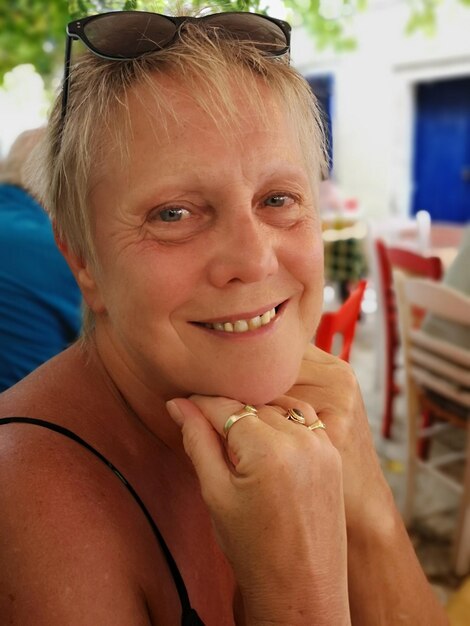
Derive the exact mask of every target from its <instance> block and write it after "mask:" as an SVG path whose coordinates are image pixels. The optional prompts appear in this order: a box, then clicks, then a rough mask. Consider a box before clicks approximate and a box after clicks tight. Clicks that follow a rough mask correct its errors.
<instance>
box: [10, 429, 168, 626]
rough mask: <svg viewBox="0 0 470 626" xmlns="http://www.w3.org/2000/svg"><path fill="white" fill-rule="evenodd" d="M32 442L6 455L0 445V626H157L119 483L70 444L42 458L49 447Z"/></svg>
mask: <svg viewBox="0 0 470 626" xmlns="http://www.w3.org/2000/svg"><path fill="white" fill-rule="evenodd" d="M47 434H49V433H46V435H47ZM33 439H34V442H32V443H31V445H29V444H27V445H22V446H19V447H17V448H16V449H15V450H14V454H12V450H11V448H10V447H9V446H8V444H7V445H6V446H5V445H3V446H1V445H0V511H1V514H0V615H2V619H3V620H5V621H4V622H3V623H5V624H10V625H15V626H16V625H18V626H23V625H24V624H31V625H34V626H56V625H57V626H59V625H60V626H63V625H64V624H67V626H75V625H76V626H83V625H84V624H112V625H113V626H120V625H122V626H144V625H145V626H148V625H150V624H151V623H155V624H156V623H164V622H160V620H158V621H154V622H153V621H152V620H151V618H150V616H149V611H148V608H147V607H148V602H147V599H146V594H145V592H144V590H143V584H142V582H143V580H144V579H142V578H140V576H139V570H140V569H142V570H143V571H145V569H146V563H145V561H144V560H140V559H141V557H140V556H139V549H137V550H134V543H133V541H132V540H131V541H129V539H130V538H131V537H133V535H134V534H135V533H137V535H143V536H145V533H146V532H147V529H146V528H145V524H146V522H145V520H141V519H140V518H141V517H143V516H141V515H140V511H139V510H137V509H134V507H133V502H132V501H130V502H129V501H128V500H127V498H126V493H125V491H124V493H123V492H122V486H121V485H120V484H119V481H117V480H116V479H115V477H114V476H113V475H112V474H111V473H110V472H109V470H108V469H107V468H106V467H105V466H104V465H103V467H102V468H101V467H99V466H98V465H97V464H98V463H100V462H99V461H98V460H95V459H93V458H90V457H91V455H89V454H88V453H86V451H81V450H78V451H77V450H76V448H77V446H76V444H74V443H73V442H67V441H66V442H65V443H64V444H63V445H60V446H58V448H57V447H56V448H54V449H53V450H48V449H47V444H48V442H49V441H50V438H49V439H48V438H47V437H44V435H43V434H41V435H39V436H34V437H33ZM61 443H62V442H61ZM74 446H75V447H74ZM108 473H109V476H108ZM141 521H142V524H143V526H142V528H141V527H140V523H141ZM135 543H136V544H138V543H139V542H138V541H136V542H135ZM141 552H142V551H141ZM140 565H142V568H140ZM155 566H156V569H157V573H158V558H157V559H156V563H155Z"/></svg>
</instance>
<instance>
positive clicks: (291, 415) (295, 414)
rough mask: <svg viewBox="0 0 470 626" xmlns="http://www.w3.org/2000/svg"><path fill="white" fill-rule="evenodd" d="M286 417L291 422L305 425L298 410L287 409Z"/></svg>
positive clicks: (302, 415) (303, 418)
mask: <svg viewBox="0 0 470 626" xmlns="http://www.w3.org/2000/svg"><path fill="white" fill-rule="evenodd" d="M286 417H287V419H288V420H291V421H292V422H296V423H297V424H302V425H305V417H304V414H303V413H302V411H301V410H300V409H289V410H288V411H287V413H286Z"/></svg>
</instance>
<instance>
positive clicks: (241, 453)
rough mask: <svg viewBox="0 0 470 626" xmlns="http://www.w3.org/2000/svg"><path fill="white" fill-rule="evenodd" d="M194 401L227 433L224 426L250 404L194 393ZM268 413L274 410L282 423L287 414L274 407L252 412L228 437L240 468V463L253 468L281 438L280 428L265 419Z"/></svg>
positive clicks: (221, 431) (228, 442)
mask: <svg viewBox="0 0 470 626" xmlns="http://www.w3.org/2000/svg"><path fill="white" fill-rule="evenodd" d="M191 401H192V402H194V403H195V404H196V405H197V406H198V407H199V408H200V410H201V411H202V412H203V413H204V415H205V416H206V418H207V419H208V420H209V421H210V422H211V424H212V425H213V426H214V428H215V430H216V431H217V432H218V433H219V434H220V435H221V437H223V438H225V437H224V434H223V430H224V425H225V424H226V422H227V420H228V419H229V418H230V417H231V416H233V415H234V414H235V413H237V412H239V411H242V410H243V408H244V407H245V406H246V405H243V404H242V403H241V402H238V401H236V400H232V399H230V398H220V397H218V398H214V397H209V396H191ZM267 413H273V414H274V415H275V416H277V419H278V420H279V422H280V423H281V422H282V421H283V419H284V418H283V417H282V416H281V415H280V414H279V412H275V411H274V409H273V408H272V407H261V408H260V409H259V411H258V416H255V415H248V416H247V417H243V418H242V419H240V420H238V421H237V422H235V423H234V424H233V426H232V427H231V428H230V430H229V432H228V433H227V437H226V438H225V444H226V449H227V454H228V456H229V458H230V460H232V462H233V464H234V466H235V469H236V470H237V472H239V471H240V467H244V468H252V467H253V464H256V463H258V462H260V461H262V460H263V459H265V458H266V455H270V454H272V451H273V450H274V449H275V447H276V445H277V443H278V442H276V441H275V440H276V436H278V435H279V432H278V430H277V429H275V428H272V427H271V426H270V425H269V424H268V423H266V421H265V416H266V414H267Z"/></svg>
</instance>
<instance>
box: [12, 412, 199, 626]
mask: <svg viewBox="0 0 470 626" xmlns="http://www.w3.org/2000/svg"><path fill="white" fill-rule="evenodd" d="M3 424H33V425H34V426H41V427H42V428H48V429H49V430H53V431H54V432H56V433H60V434H61V435H64V436H65V437H68V438H69V439H72V440H73V441H76V442H77V443H79V444H80V445H81V446H83V447H84V448H86V449H87V450H89V451H90V452H91V453H92V454H94V455H95V456H96V457H97V458H98V459H100V461H102V462H103V463H104V464H105V465H107V466H108V467H109V469H110V470H111V471H112V472H114V474H115V475H116V476H117V477H118V478H119V480H120V481H121V482H122V484H123V485H124V486H125V487H126V489H127V490H128V492H129V493H130V494H131V496H132V497H133V498H134V500H135V501H136V503H137V504H138V506H139V507H140V509H141V511H142V513H143V514H144V515H145V517H146V518H147V521H148V523H149V524H150V527H151V529H152V531H153V534H154V535H155V537H156V539H157V541H158V543H159V545H160V548H161V549H162V551H163V554H164V555H165V559H166V561H167V563H168V567H169V568H170V572H171V575H172V577H173V580H174V581H175V585H176V590H177V591H178V596H179V599H180V602H181V608H182V615H181V626H204V623H203V622H202V620H201V619H200V617H199V616H198V614H197V613H196V611H195V610H194V609H193V608H192V607H191V604H190V602H189V597H188V592H187V590H186V586H185V584H184V581H183V578H182V577H181V574H180V571H179V569H178V566H177V565H176V562H175V560H174V558H173V556H172V555H171V552H170V550H169V549H168V546H167V545H166V543H165V540H164V539H163V537H162V535H161V533H160V531H159V530H158V528H157V525H156V524H155V522H154V521H153V519H152V517H151V515H150V513H149V512H148V510H147V508H146V507H145V505H144V503H143V502H142V500H141V499H140V497H139V495H138V493H137V492H136V491H135V489H134V488H133V487H132V485H131V484H130V483H129V482H128V481H127V480H126V478H125V477H124V476H123V475H122V474H121V472H120V471H119V470H118V469H117V468H116V467H114V465H113V464H112V463H111V462H110V461H108V459H107V458H106V457H104V456H103V455H102V454H101V452H98V450H95V448H93V447H92V446H91V445H90V444H89V443H87V442H86V441H85V440H84V439H82V438H81V437H79V436H78V435H76V434H75V433H74V432H72V431H71V430H68V429H67V428H64V427H63V426H59V425H58V424H53V423H52V422H46V421H45V420H40V419H35V418H33V417H5V418H2V419H0V426H2V425H3Z"/></svg>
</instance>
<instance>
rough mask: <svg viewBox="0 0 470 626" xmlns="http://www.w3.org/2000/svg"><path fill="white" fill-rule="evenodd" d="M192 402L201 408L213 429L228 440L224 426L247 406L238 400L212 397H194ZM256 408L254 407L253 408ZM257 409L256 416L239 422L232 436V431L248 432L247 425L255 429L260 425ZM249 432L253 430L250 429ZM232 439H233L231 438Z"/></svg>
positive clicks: (232, 428)
mask: <svg viewBox="0 0 470 626" xmlns="http://www.w3.org/2000/svg"><path fill="white" fill-rule="evenodd" d="M190 400H191V402H194V404H195V405H196V406H197V407H199V409H200V410H201V411H202V413H203V414H204V416H205V417H206V418H207V420H208V421H209V422H210V423H211V424H212V426H213V428H214V429H215V430H216V431H217V432H218V433H219V435H220V436H221V437H223V438H224V439H225V438H226V439H227V440H228V437H226V433H224V426H225V424H226V423H227V421H228V419H229V418H230V417H232V416H234V415H235V414H236V413H238V412H240V411H242V410H243V409H244V407H245V406H247V405H244V404H242V403H241V402H238V400H233V399H232V398H222V397H212V396H198V395H193V396H191V397H190ZM253 408H254V407H253ZM246 412H247V413H250V409H249V408H247V411H246ZM256 412H257V409H254V411H253V413H254V415H247V416H246V417H243V418H242V419H240V420H238V421H237V422H235V423H234V424H233V426H232V427H231V428H230V431H229V432H230V435H232V431H233V432H235V431H239V430H244V431H246V429H247V425H249V426H250V427H255V428H256V426H257V425H258V422H259V418H258V416H257V415H256ZM248 430H251V429H250V428H249V429H248ZM230 438H231V437H230Z"/></svg>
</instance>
